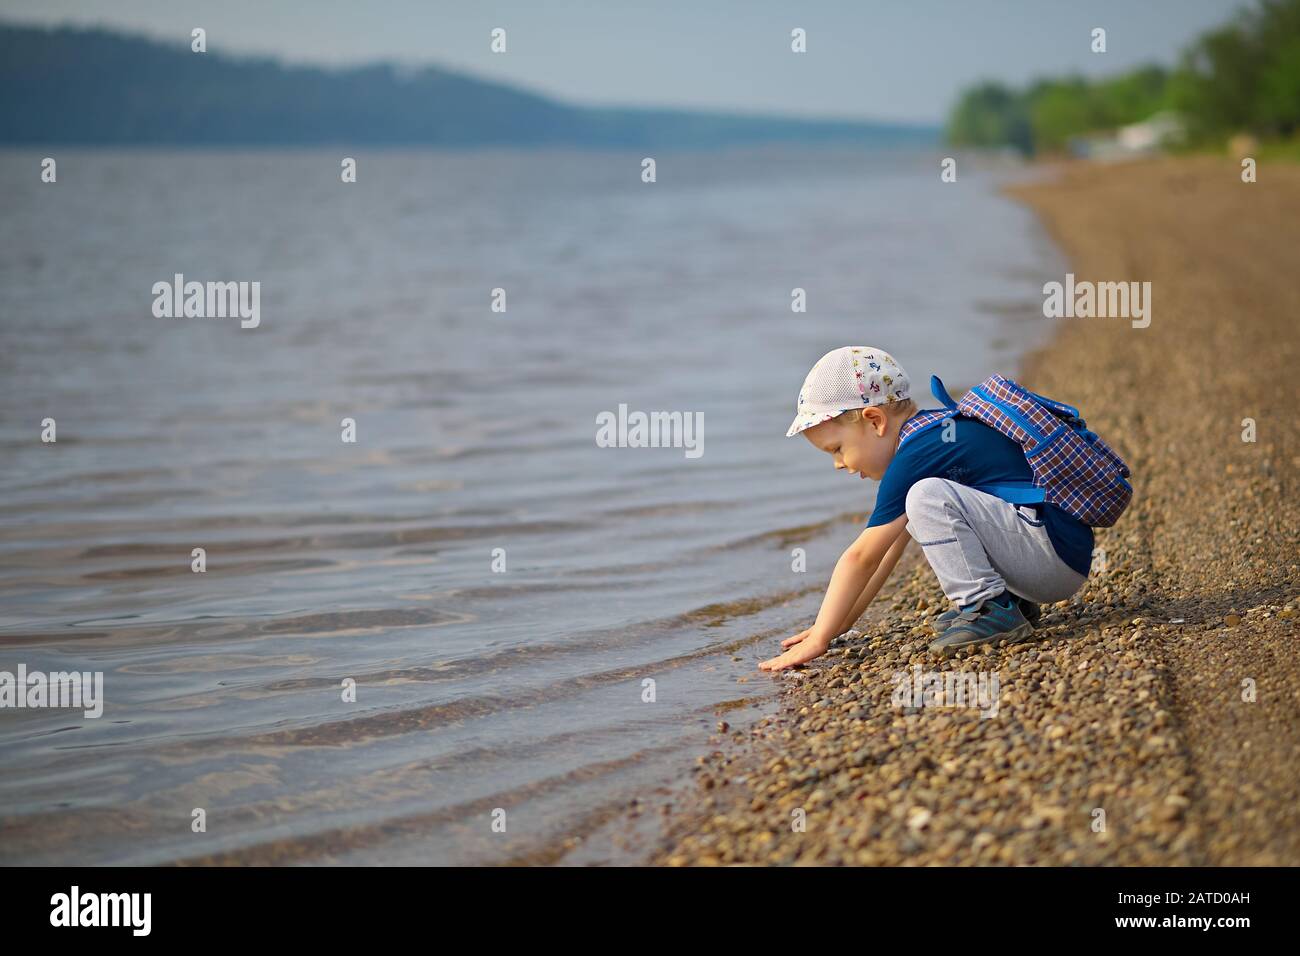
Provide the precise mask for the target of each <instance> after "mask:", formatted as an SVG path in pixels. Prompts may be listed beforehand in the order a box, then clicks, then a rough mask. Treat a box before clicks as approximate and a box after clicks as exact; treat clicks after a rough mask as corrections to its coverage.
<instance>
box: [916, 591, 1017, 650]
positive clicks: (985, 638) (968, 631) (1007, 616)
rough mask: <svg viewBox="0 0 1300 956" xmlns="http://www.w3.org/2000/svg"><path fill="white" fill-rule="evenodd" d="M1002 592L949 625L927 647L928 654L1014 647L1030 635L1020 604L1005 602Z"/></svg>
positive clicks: (964, 613)
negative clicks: (979, 647) (978, 647)
mask: <svg viewBox="0 0 1300 956" xmlns="http://www.w3.org/2000/svg"><path fill="white" fill-rule="evenodd" d="M1006 597H1007V593H1006V592H1005V591H1004V592H1003V593H1002V594H999V595H997V596H996V597H992V598H989V599H987V600H985V601H984V602H983V603H982V604H981V605H980V606H979V607H978V608H975V609H971V610H967V611H962V612H960V613H959V614H958V615H957V616H956V618H955V619H954V620H953V623H952V624H950V625H949V626H948V628H947V629H946V630H945V631H944V632H943V633H942V634H940V635H939V636H938V637H937V638H935V640H934V641H933V642H932V643H931V644H930V650H931V651H936V652H939V653H942V654H944V655H948V654H951V653H953V652H954V651H956V650H957V649H958V648H961V647H973V646H975V645H978V644H996V643H997V642H998V641H1006V642H1007V643H1009V644H1018V643H1020V642H1021V641H1023V640H1025V639H1027V638H1028V637H1029V636H1030V635H1031V634H1033V633H1034V626H1033V625H1032V624H1030V623H1029V621H1028V619H1026V617H1025V615H1024V613H1023V612H1022V611H1021V610H1020V603H1019V602H1018V601H1015V600H1008V601H1007V603H1006V604H1005V605H1004V604H1000V603H998V602H999V601H1000V600H1003V599H1004V598H1006Z"/></svg>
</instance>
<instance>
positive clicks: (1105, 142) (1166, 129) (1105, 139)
mask: <svg viewBox="0 0 1300 956" xmlns="http://www.w3.org/2000/svg"><path fill="white" fill-rule="evenodd" d="M1186 133H1187V129H1186V126H1185V125H1184V123H1183V121H1182V119H1181V118H1180V117H1179V116H1178V114H1177V113H1174V112H1171V111H1169V110H1165V111H1163V112H1160V113H1156V114H1154V115H1152V116H1150V117H1149V118H1147V119H1145V120H1143V121H1142V122H1141V123H1133V124H1131V125H1129V126H1121V127H1120V128H1119V129H1117V130H1113V131H1108V132H1104V133H1092V134H1089V135H1087V136H1077V137H1075V138H1073V139H1071V140H1070V141H1069V144H1068V149H1069V151H1070V155H1072V156H1077V157H1079V158H1081V159H1092V160H1096V161H1099V162H1110V161H1115V160H1122V159H1132V158H1135V157H1138V156H1147V155H1150V154H1152V153H1156V152H1159V151H1160V150H1161V149H1164V148H1165V147H1168V146H1173V145H1176V144H1178V143H1180V142H1182V140H1183V137H1184V136H1185V135H1186Z"/></svg>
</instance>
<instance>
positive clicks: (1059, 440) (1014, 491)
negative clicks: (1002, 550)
mask: <svg viewBox="0 0 1300 956" xmlns="http://www.w3.org/2000/svg"><path fill="white" fill-rule="evenodd" d="M930 391H931V392H933V393H934V397H935V398H937V399H938V400H939V401H940V402H942V403H943V406H944V407H943V408H936V409H930V410H928V411H923V412H918V413H917V414H916V415H913V416H912V417H911V418H909V419H908V420H907V421H906V422H904V423H903V427H902V428H901V429H900V430H899V442H898V447H899V448H900V449H901V448H902V447H903V444H904V443H905V442H906V441H907V440H908V439H909V438H911V437H912V436H913V435H916V434H918V433H919V432H922V431H925V430H926V429H929V428H934V427H936V426H938V425H942V424H943V423H944V422H945V421H947V420H948V419H949V418H952V417H953V414H954V413H956V414H957V415H960V416H963V417H965V418H973V419H975V420H976V421H981V422H983V423H984V424H985V425H988V426H990V427H992V428H995V429H997V430H998V431H1000V432H1001V433H1002V434H1004V435H1006V436H1007V437H1008V438H1010V439H1011V440H1012V441H1015V442H1017V443H1018V444H1019V445H1020V446H1021V448H1022V449H1024V452H1025V458H1026V460H1027V461H1028V462H1029V469H1030V471H1031V472H1032V474H1033V480H1032V483H1029V484H1000V485H974V486H973V487H975V488H978V489H979V490H980V491H985V492H988V493H989V494H993V495H997V496H998V497H999V498H1002V499H1004V500H1006V501H1010V502H1013V503H1014V504H1036V503H1038V502H1047V503H1048V504H1053V505H1056V506H1057V507H1059V508H1060V509H1061V510H1063V511H1064V512H1065V513H1066V514H1069V515H1072V516H1073V517H1075V518H1077V519H1079V520H1080V521H1082V522H1083V523H1084V524H1086V525H1090V526H1092V527H1097V528H1106V527H1110V526H1111V525H1113V524H1114V523H1115V522H1116V521H1118V520H1119V516H1120V515H1121V514H1123V513H1124V509H1125V508H1127V507H1128V503H1129V501H1130V500H1131V499H1132V497H1133V486H1132V485H1130V484H1129V483H1128V482H1127V481H1125V479H1126V478H1128V477H1129V474H1130V472H1129V469H1128V465H1126V464H1125V463H1124V459H1122V458H1120V457H1119V455H1117V454H1115V452H1113V451H1112V450H1111V448H1110V446H1109V445H1107V444H1106V443H1105V442H1104V441H1102V440H1101V438H1099V437H1098V436H1097V435H1096V434H1095V433H1094V432H1091V431H1089V430H1088V426H1087V423H1086V422H1084V420H1083V419H1082V418H1080V417H1079V410H1078V409H1077V408H1072V407H1071V406H1069V405H1065V404H1063V403H1061V402H1057V401H1053V400H1052V399H1050V398H1046V397H1044V396H1042V395H1036V394H1034V393H1033V392H1031V391H1029V390H1028V389H1026V388H1024V387H1023V386H1021V385H1018V384H1017V383H1015V382H1013V381H1011V380H1010V379H1006V378H1003V377H1002V376H1001V375H990V376H989V377H988V378H986V379H985V380H984V381H982V382H980V383H979V384H978V385H976V386H975V387H974V388H972V389H971V390H970V391H969V392H967V393H966V395H965V396H964V397H963V398H962V400H961V401H960V402H954V401H953V400H952V397H951V396H950V395H949V394H948V391H947V389H945V388H944V387H943V382H941V381H940V380H939V378H938V376H936V375H931V376H930Z"/></svg>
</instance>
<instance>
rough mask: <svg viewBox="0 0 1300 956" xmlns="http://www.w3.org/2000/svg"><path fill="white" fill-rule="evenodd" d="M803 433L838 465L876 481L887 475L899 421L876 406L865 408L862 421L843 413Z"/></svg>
mask: <svg viewBox="0 0 1300 956" xmlns="http://www.w3.org/2000/svg"><path fill="white" fill-rule="evenodd" d="M803 435H804V437H805V438H807V439H808V440H809V441H810V442H812V443H813V444H814V445H816V446H817V447H818V448H820V449H821V450H822V451H824V452H826V453H827V454H828V455H830V456H831V457H832V458H833V459H834V460H835V467H836V468H837V469H839V470H843V471H847V472H849V473H850V474H855V475H857V476H858V477H859V478H874V479H875V480H876V481H879V480H880V479H881V478H883V477H884V475H885V469H886V468H888V467H889V463H890V462H891V461H893V459H894V448H895V447H896V446H897V444H898V427H897V425H895V424H894V423H892V422H890V420H889V417H888V416H887V415H886V414H885V413H884V412H882V411H881V410H880V409H879V408H876V407H874V406H869V407H867V408H864V409H863V410H862V419H861V420H860V421H856V422H850V421H846V420H845V417H844V416H843V415H841V416H839V417H838V418H832V419H831V420H830V421H828V422H822V423H821V424H820V425H814V426H813V427H812V428H809V429H808V430H807V431H805V432H804V433H803Z"/></svg>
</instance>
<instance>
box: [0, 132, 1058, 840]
mask: <svg viewBox="0 0 1300 956" xmlns="http://www.w3.org/2000/svg"><path fill="white" fill-rule="evenodd" d="M43 155H46V151H41V150H35V151H31V150H21V151H19V150H9V151H6V152H3V153H0V189H2V192H0V195H3V197H4V198H3V204H4V211H3V218H4V224H5V228H4V232H3V239H2V240H0V243H2V244H0V336H3V348H2V349H0V355H2V356H3V357H2V358H0V409H2V411H3V421H2V424H0V448H2V449H3V462H4V467H3V469H2V470H0V670H8V671H10V672H14V671H16V669H17V666H18V664H19V663H23V664H25V665H26V666H27V668H28V669H29V670H42V671H50V670H83V671H102V672H103V673H104V686H105V697H106V703H105V710H104V714H103V716H102V717H101V718H99V719H84V718H83V717H82V716H81V715H80V712H79V711H72V710H49V709H46V710H28V709H22V710H14V709H3V710H0V766H2V767H3V773H0V861H3V862H6V863H13V862H20V861H23V862H31V863H115V864H154V863H163V862H171V861H181V860H198V861H203V860H212V859H219V860H223V861H230V862H267V861H272V862H313V863H317V862H346V863H382V862H389V863H484V862H503V861H534V860H537V861H548V862H549V861H561V862H569V861H578V860H580V861H582V862H593V861H595V862H599V861H615V862H619V861H623V860H626V859H631V858H633V857H634V853H632V851H630V850H628V849H627V848H626V847H624V846H623V845H622V844H621V843H620V841H619V840H618V839H616V838H612V837H611V838H608V839H607V838H606V837H604V836H602V835H601V834H603V833H604V832H605V830H608V829H610V828H611V827H612V828H613V829H614V830H618V829H620V828H622V827H623V826H624V824H622V823H620V822H619V815H620V813H621V810H622V808H623V807H625V806H626V805H627V803H628V801H629V800H630V799H631V798H633V797H638V796H640V797H645V796H647V795H649V794H652V793H664V792H666V791H667V790H668V788H670V787H671V785H673V784H674V783H677V782H679V781H681V780H683V779H685V778H686V777H688V772H689V768H690V766H691V765H692V764H693V760H694V757H695V756H696V755H697V754H699V753H701V752H702V751H703V750H705V749H707V748H708V743H707V738H708V735H709V733H710V732H711V731H712V730H713V727H714V725H715V724H716V723H717V721H718V719H719V718H718V713H719V709H720V708H722V709H723V710H725V708H727V707H733V706H742V707H747V708H748V710H749V711H751V712H762V711H763V709H764V708H769V709H770V707H771V706H772V700H773V695H774V693H775V691H776V689H777V687H778V683H777V679H774V678H772V677H769V676H766V675H763V676H758V675H757V673H756V671H755V669H754V668H755V663H756V662H757V661H758V660H761V659H763V658H766V657H768V656H771V655H772V654H773V653H775V652H776V648H777V643H778V640H779V638H781V637H784V636H787V635H788V634H791V633H794V632H795V631H797V630H800V629H802V628H803V627H806V626H807V625H808V624H809V623H811V621H812V619H813V617H814V616H815V614H816V610H817V607H818V604H819V601H820V598H821V595H822V593H823V588H824V587H825V584H826V581H827V580H828V577H829V573H830V570H831V568H832V567H833V566H834V562H835V560H836V558H837V557H838V556H839V554H840V552H841V551H842V550H843V548H844V547H845V546H847V544H848V543H849V542H850V541H851V540H852V539H853V537H854V536H855V535H856V534H857V531H858V529H859V528H860V526H861V525H862V524H863V523H864V515H865V513H866V512H867V511H869V508H870V504H871V498H872V488H873V486H872V483H869V482H860V481H858V480H857V479H850V478H846V477H845V476H843V475H841V474H838V473H836V472H834V470H833V468H832V467H831V463H830V460H829V458H827V457H826V456H825V455H822V454H819V453H818V452H816V451H815V450H814V449H812V447H811V446H810V445H808V444H807V443H806V442H803V441H802V440H799V439H787V438H785V430H786V428H787V426H788V424H789V421H790V419H791V417H792V416H793V409H794V402H795V398H796V395H797V392H798V388H799V384H800V382H801V381H802V378H803V375H804V374H805V373H806V371H807V369H808V367H809V366H810V365H811V364H812V363H813V361H815V360H816V359H817V358H818V357H819V356H820V355H821V354H822V353H824V352H826V351H828V350H829V349H831V348H833V347H836V346H839V345H845V344H867V345H873V346H877V347H880V348H885V349H887V350H889V351H890V352H891V353H892V354H893V355H894V356H895V357H896V358H897V359H898V360H899V361H900V362H901V363H902V364H903V366H904V367H905V368H907V369H908V370H909V372H910V373H911V375H912V376H913V379H914V381H915V382H916V383H917V384H918V385H919V386H920V391H921V394H922V395H923V396H924V388H925V384H926V383H927V382H928V378H929V375H930V373H931V372H937V373H939V374H940V375H941V376H942V377H943V378H944V379H945V381H946V382H947V383H948V384H949V387H950V390H955V388H958V387H961V386H963V385H965V384H969V383H970V382H972V381H975V380H977V379H978V378H981V377H983V376H984V375H986V374H988V373H989V372H990V371H995V370H1003V371H1012V370H1014V359H1015V356H1017V355H1018V354H1020V353H1021V352H1022V351H1023V350H1024V349H1025V348H1027V347H1029V346H1032V345H1033V344H1035V343H1036V342H1037V341H1039V340H1041V338H1042V336H1043V335H1044V333H1045V331H1046V329H1045V328H1044V326H1043V320H1042V319H1041V311H1040V308H1041V296H1040V293H1039V290H1040V289H1041V284H1042V282H1043V281H1044V277H1045V276H1047V277H1051V276H1052V275H1055V276H1058V277H1059V275H1060V274H1061V271H1062V269H1061V267H1060V265H1059V264H1058V263H1057V261H1056V259H1055V258H1054V257H1055V253H1054V252H1053V251H1052V250H1051V248H1050V246H1049V244H1048V243H1047V242H1046V240H1045V238H1044V236H1043V235H1042V234H1041V233H1040V231H1039V229H1038V227H1037V226H1036V224H1035V222H1034V220H1033V219H1032V217H1031V215H1030V214H1029V213H1028V212H1027V211H1026V210H1024V209H1022V208H1020V207H1018V206H1016V205H1014V204H1013V203H1011V202H1009V201H1008V200H1006V199H1004V198H1002V197H1000V196H999V195H998V193H997V189H996V187H997V185H998V183H999V181H1000V179H1001V178H1002V177H1003V176H1004V175H1005V173H1004V172H1001V171H997V170H993V171H980V170H977V169H974V168H973V167H971V166H970V165H964V166H963V170H962V174H961V179H960V180H959V183H957V184H942V183H940V181H939V177H938V157H937V156H930V155H919V154H915V153H891V152H870V151H862V150H854V149H821V148H819V149H817V150H815V151H813V150H809V151H801V150H799V149H793V148H780V149H758V150H746V151H718V152H693V153H665V154H661V155H658V156H656V159H657V161H658V180H659V181H658V182H657V183H655V184H653V185H647V184H644V183H642V182H641V180H640V169H641V167H640V160H641V156H640V155H639V154H638V155H633V154H629V153H620V152H596V153H586V152H571V151H559V150H545V151H530V152H511V151H506V150H478V151H473V152H444V151H435V150H429V151H412V152H385V153H378V154H363V155H360V156H359V157H358V159H359V161H360V162H359V181H358V182H357V183H355V184H350V185H344V184H342V183H340V181H339V162H340V156H341V155H342V153H341V152H340V151H328V150H324V151H295V152H249V153H238V152H236V153H231V152H157V151H139V152H133V151H124V152H93V151H86V152H79V151H75V150H70V151H64V150H59V151H57V155H56V158H57V159H58V164H59V165H58V182H57V183H56V184H53V185H49V184H42V183H41V182H40V181H39V162H40V158H41V157H42V156H43ZM177 272H180V273H184V274H185V276H186V278H187V279H196V280H200V281H206V280H246V281H253V280H256V281H259V282H260V283H261V325H260V327H259V328H257V329H249V330H243V329H240V328H239V322H238V320H235V319H201V318H178V319H161V318H155V317H154V316H153V315H152V312H151V308H152V304H153V294H152V292H151V288H152V286H153V284H154V283H155V282H159V281H171V278H172V276H173V274H175V273H177ZM795 287H801V288H804V289H806V290H807V296H808V312H807V313H806V314H794V313H792V312H791V309H790V297H791V290H792V289H793V288H795ZM494 288H503V289H505V290H506V304H507V310H506V312H504V313H494V312H492V311H491V309H490V307H489V306H490V301H491V294H492V292H491V290H493V289H494ZM620 403H626V404H627V405H628V406H629V408H630V409H633V410H642V411H647V412H648V411H658V410H669V411H672V410H676V411H683V412H687V413H693V412H702V413H703V415H704V422H705V427H704V433H703V449H704V454H703V455H702V456H701V457H699V458H695V459H692V458H688V457H686V455H685V454H684V451H683V449H681V448H648V449H647V448H617V449H611V448H600V447H597V445H596V442H595V432H596V416H597V414H598V413H600V412H602V411H611V412H613V411H617V409H618V406H619V404H620ZM45 418H53V419H55V421H56V423H57V426H56V427H57V439H58V440H57V443H55V444H44V443H42V442H41V440H40V431H41V422H42V420H43V419H45ZM344 418H352V419H354V420H355V421H356V430H357V441H356V442H355V443H353V444H348V443H344V442H343V441H342V440H341V437H340V436H341V431H342V429H341V425H340V423H341V420H342V419H344ZM794 547H803V548H805V549H806V550H807V556H808V571H807V573H803V574H798V573H793V572H792V571H791V549H792V548H794ZM194 548H204V549H205V550H206V554H207V571H206V572H205V573H202V574H197V573H193V572H192V571H191V560H192V559H191V552H192V549H194ZM496 549H501V550H500V551H496ZM494 554H496V555H498V556H499V555H502V554H503V555H504V560H505V568H506V570H505V572H504V573H497V572H494V570H493V560H494ZM346 679H351V680H353V681H355V686H356V701H355V702H346V701H344V700H343V690H342V688H341V685H342V682H344V681H345V680H346ZM647 680H653V682H654V696H655V699H654V701H653V702H646V701H644V700H643V695H644V694H645V693H646V686H647V685H646V684H645V681H647ZM195 808H202V809H203V810H204V811H205V813H206V825H207V829H206V832H204V833H194V832H192V828H191V820H192V818H193V813H194V810H195ZM498 808H500V809H502V810H504V811H505V812H506V820H507V829H506V833H504V834H502V833H493V832H492V830H491V822H492V813H493V811H494V810H496V809H498ZM610 821H613V823H612V824H611V822H610ZM602 827H604V829H602Z"/></svg>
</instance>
